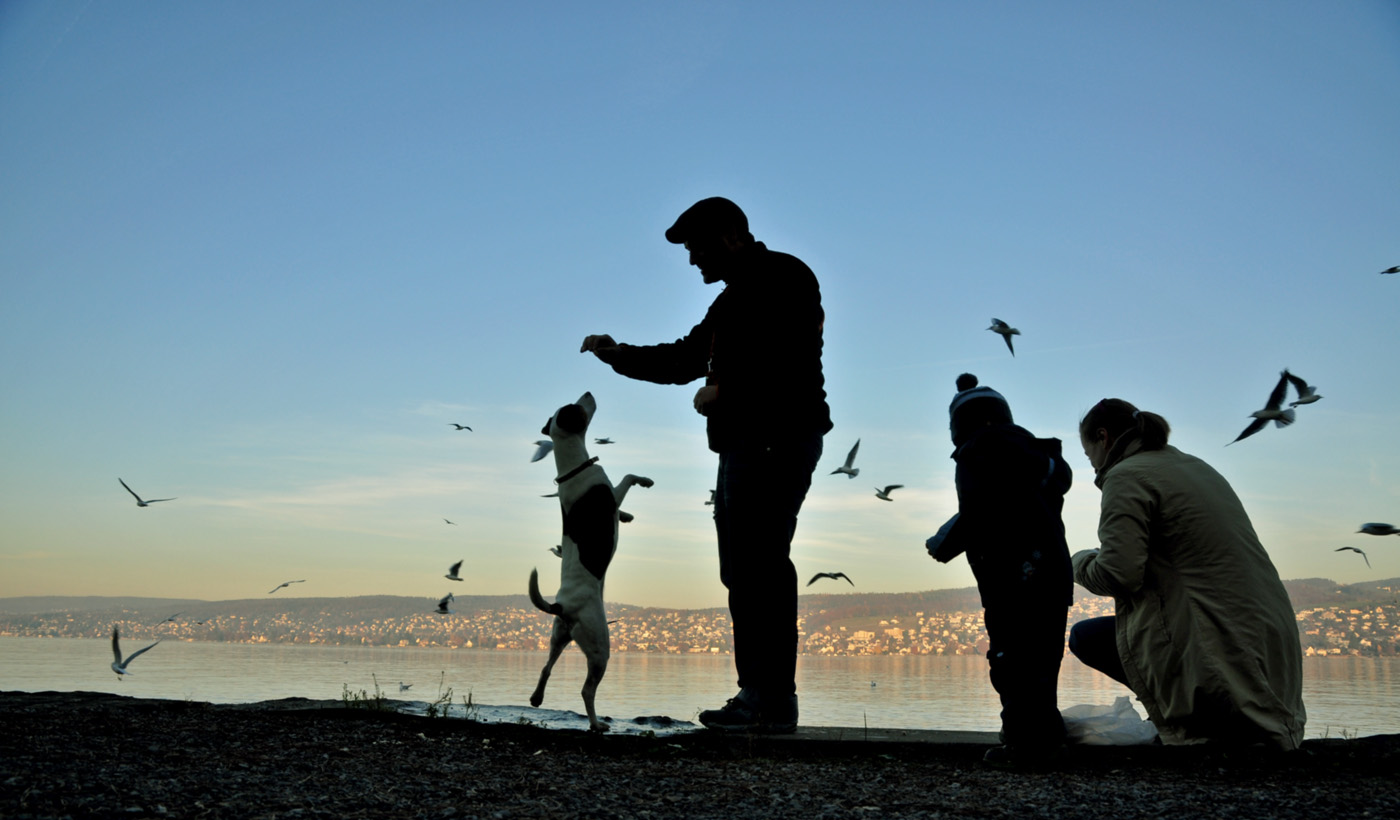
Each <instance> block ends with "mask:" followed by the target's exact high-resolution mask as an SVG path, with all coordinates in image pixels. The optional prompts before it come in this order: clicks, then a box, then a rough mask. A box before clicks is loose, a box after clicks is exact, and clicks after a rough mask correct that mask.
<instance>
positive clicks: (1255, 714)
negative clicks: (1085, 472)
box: [1069, 399, 1306, 750]
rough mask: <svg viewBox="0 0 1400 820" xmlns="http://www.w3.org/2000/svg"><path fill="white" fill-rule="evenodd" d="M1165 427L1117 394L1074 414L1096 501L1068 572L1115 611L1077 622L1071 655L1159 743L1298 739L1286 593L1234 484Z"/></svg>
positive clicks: (1297, 664) (1292, 630) (1292, 631)
mask: <svg viewBox="0 0 1400 820" xmlns="http://www.w3.org/2000/svg"><path fill="white" fill-rule="evenodd" d="M1170 432H1171V428H1170V427H1169V426H1168V424H1167V421H1166V419H1164V418H1162V417H1161V416H1159V415H1157V414H1155V413H1147V412H1141V411H1139V410H1138V409H1137V408H1136V407H1134V406H1133V405H1131V404H1129V403H1128V402H1126V401H1123V400H1121V399H1104V400H1103V401H1100V402H1099V403H1098V404H1096V405H1094V407H1093V408H1092V409H1090V411H1089V412H1088V414H1086V415H1085V416H1084V419H1083V420H1082V421H1081V422H1080V424H1079V436H1080V439H1081V442H1082V443H1083V445H1084V454H1085V455H1086V456H1088V458H1089V463H1090V464H1091V465H1093V468H1094V472H1095V478H1094V483H1095V484H1096V485H1098V487H1099V488H1100V489H1101V490H1102V491H1103V498H1102V504H1101V511H1100V515H1099V532H1098V535H1099V548H1098V549H1096V550H1085V551H1083V552H1079V553H1076V554H1075V555H1074V556H1073V557H1072V559H1071V560H1072V562H1073V564H1074V579H1075V581H1077V582H1078V583H1079V584H1080V585H1082V586H1083V587H1084V588H1086V589H1088V590H1089V591H1090V592H1093V593H1095V594H1097V595H1107V596H1112V597H1113V599H1114V602H1115V607H1114V613H1115V614H1114V615H1113V616H1112V617H1108V618H1094V619H1091V620H1088V621H1082V622H1080V623H1078V624H1075V626H1074V628H1073V629H1072V630H1071V632H1070V639H1069V648H1070V651H1071V652H1073V653H1074V655H1075V656H1076V657H1078V658H1079V659H1080V660H1081V661H1083V662H1084V663H1085V664H1086V665H1088V666H1091V667H1093V668H1095V669H1098V670H1099V671H1101V672H1103V673H1104V674H1106V675H1108V676H1109V677H1112V678H1115V679H1116V680H1118V681H1119V682H1121V683H1123V684H1125V685H1126V686H1128V687H1129V688H1131V689H1132V690H1133V693H1134V694H1136V695H1137V697H1138V699H1139V700H1141V701H1142V704H1143V706H1144V707H1146V709H1147V715H1148V717H1149V718H1151V720H1152V722H1153V723H1154V724H1155V725H1156V726H1157V730H1158V732H1159V733H1160V735H1161V737H1162V740H1163V742H1166V743H1198V742H1204V741H1218V742H1224V743H1230V744H1239V745H1255V744H1263V745H1265V746H1269V747H1274V748H1278V749H1282V750H1291V749H1295V748H1297V747H1298V744H1299V743H1301V742H1302V740H1303V724H1304V722H1305V721H1306V713H1305V712H1304V709H1303V695H1302V677H1303V675H1302V666H1303V659H1302V652H1301V649H1300V647H1299V641H1298V626H1297V622H1296V620H1295V618H1294V614H1293V607H1292V604H1291V603H1290V602H1289V600H1288V593H1287V592H1286V591H1285V590H1284V588H1283V583H1282V582H1281V581H1280V580H1279V576H1278V571H1277V570H1276V569H1274V565H1273V563H1272V562H1271V561H1270V560H1269V556H1268V553H1266V552H1265V551H1264V547H1263V546H1262V545H1261V544H1260V543H1259V538H1258V536H1256V535H1255V533H1254V527H1253V526H1252V525H1251V524H1250V521H1249V516H1248V515H1247V514H1246V513H1245V511H1244V506H1243V505H1242V504H1241V503H1240V500H1239V498H1238V497H1237V496H1236V495H1235V492H1234V490H1232V489H1231V488H1230V485H1229V484H1228V483H1227V482H1226V481H1225V479H1224V478H1223V477H1222V476H1221V475H1220V474H1219V473H1217V472H1216V471H1215V470H1214V469H1212V468H1211V467H1210V465H1208V464H1206V463H1205V462H1204V461H1201V460H1200V459H1198V458H1196V457H1194V456H1190V455H1187V454H1186V453H1183V452H1181V451H1180V450H1178V449H1176V448H1175V447H1171V446H1169V445H1168V444H1167V436H1168V435H1169V434H1170Z"/></svg>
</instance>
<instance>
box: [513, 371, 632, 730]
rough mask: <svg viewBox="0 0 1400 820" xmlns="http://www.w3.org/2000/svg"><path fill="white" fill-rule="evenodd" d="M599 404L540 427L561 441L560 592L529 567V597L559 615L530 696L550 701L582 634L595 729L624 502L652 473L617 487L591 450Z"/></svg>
mask: <svg viewBox="0 0 1400 820" xmlns="http://www.w3.org/2000/svg"><path fill="white" fill-rule="evenodd" d="M596 409H597V404H596V403H595V402H594V401H593V394H592V393H584V394H583V395H582V396H581V397H580V398H579V400H578V402H577V403H576V404H566V405H564V406H563V407H561V408H559V409H558V410H556V411H555V412H554V415H553V416H551V417H550V418H549V421H547V422H545V424H544V429H543V430H542V431H541V432H543V433H544V434H545V435H547V436H549V438H550V440H551V441H553V442H554V466H555V468H556V469H557V470H558V471H559V473H558V476H559V477H558V478H556V479H554V483H555V484H558V485H559V509H560V511H561V512H562V513H563V515H564V537H563V540H562V541H561V542H560V556H559V557H560V558H561V559H562V561H561V563H560V569H559V593H558V594H557V595H555V596H554V603H552V604H551V603H548V602H546V601H545V599H544V596H542V595H540V582H539V570H531V571H530V600H531V601H533V602H534V604H535V606H537V607H539V608H540V609H542V610H544V611H545V612H548V613H549V614H551V615H553V616H554V632H553V634H552V635H551V636H550V639H549V660H548V661H546V662H545V665H544V670H543V671H541V672H540V682H539V685H538V686H536V687H535V692H534V694H532V695H530V705H531V706H539V705H540V704H541V703H543V702H544V687H545V684H547V683H549V673H550V671H551V670H552V669H553V668H554V662H555V661H557V660H559V653H560V652H563V651H564V647H566V646H568V645H569V641H576V642H577V643H578V647H579V649H581V650H583V654H584V657H585V658H587V660H588V678H587V679H586V680H585V681H584V682H583V705H584V707H585V708H586V709H587V710H588V725H589V728H591V729H592V730H593V731H595V732H606V731H607V730H608V726H607V724H606V723H603V722H601V721H600V720H598V715H597V712H596V711H594V708H593V695H594V693H596V692H597V691H598V682H599V681H601V680H602V679H603V674H604V673H605V672H607V671H608V655H609V651H610V650H609V644H608V621H607V617H606V616H605V615H604V613H603V576H604V575H605V574H606V573H607V571H608V564H609V563H610V562H611V561H612V557H613V553H614V552H616V551H617V524H618V505H619V504H621V503H622V499H623V497H624V496H626V495H627V491H628V490H629V489H631V488H632V485H633V484H637V485H640V486H642V487H650V486H651V484H652V482H651V479H649V478H642V477H640V476H635V475H631V474H629V475H627V476H624V477H623V479H622V481H621V482H619V483H618V485H617V486H616V487H614V486H613V485H612V483H611V482H609V481H608V476H607V473H605V472H603V468H602V467H599V466H598V458H597V457H596V456H595V457H593V458H589V457H588V450H587V449H586V446H585V444H586V442H587V437H586V435H585V434H586V433H587V432H588V424H589V422H591V421H592V420H593V411H594V410H596Z"/></svg>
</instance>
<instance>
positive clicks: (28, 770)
mask: <svg viewBox="0 0 1400 820" xmlns="http://www.w3.org/2000/svg"><path fill="white" fill-rule="evenodd" d="M972 739H974V738H969V737H968V736H967V735H965V734H957V733H937V732H922V733H908V734H907V735H905V734H900V733H895V734H894V736H891V735H890V734H888V733H887V734H883V735H879V736H875V737H872V736H870V735H869V734H865V733H862V732H861V730H860V729H850V730H833V729H808V728H805V727H804V728H799V730H798V733H797V734H796V735H792V736H787V737H781V738H778V737H758V736H726V735H717V734H714V733H710V732H697V733H691V734H682V735H655V736H652V735H649V734H648V733H642V734H634V733H628V734H625V735H624V734H609V735H591V734H588V733H586V732H579V731H570V730H559V729H545V728H540V727H537V726H532V725H523V724H521V725H516V724H488V723H477V722H473V721H470V720H463V719H459V718H442V717H425V716H415V715H407V714H402V713H400V712H397V711H393V710H389V709H374V708H364V707H363V706H361V707H360V708H349V707H347V706H346V705H345V704H344V703H342V702H338V701H309V700H303V699H289V700H284V701H269V702H265V703H258V704H222V705H214V704H208V703H199V702H189V701H173V700H150V699H138V698H128V697H123V696H119V695H111V694H99V693H84V692H63V693H59V692H40V693H24V692H0V817H5V818H13V819H14V820H19V819H20V818H64V817H71V818H95V817H104V818H106V817H124V818H142V817H152V818H175V817H188V818H310V817H336V818H371V817H386V818H389V817H392V818H493V819H498V820H499V819H502V818H536V817H538V818H669V817H675V818H682V817H684V818H716V819H718V818H735V817H765V818H769V817H771V818H786V817H791V818H805V819H807V820H811V819H812V818H961V817H976V818H1000V817H1005V818H1012V817H1016V818H1024V817H1046V818H1113V820H1124V818H1137V817H1143V818H1146V817H1163V818H1166V817H1170V818H1193V817H1216V818H1236V817H1238V818H1316V817H1323V816H1338V817H1341V816H1345V817H1347V818H1362V817H1374V818H1380V817H1400V776H1397V772H1400V735H1376V736H1369V737H1362V738H1332V739H1318V740H1309V741H1307V742H1305V743H1304V744H1303V748H1302V749H1301V750H1300V751H1298V752H1295V753H1290V754H1284V755H1278V754H1274V755H1266V754H1261V753H1259V752H1257V751H1255V752H1241V751H1234V752H1230V751H1225V750H1218V749H1212V748H1209V747H1200V746H1196V747H1174V748H1173V747H1161V746H1150V747H1121V748H1111V747H1076V748H1073V749H1071V750H1070V754H1069V756H1068V758H1067V759H1066V761H1065V763H1064V764H1063V765H1062V766H1061V767H1059V768H1058V769H1056V770H1054V771H1048V772H1038V773H1018V772H1005V771H1000V770H995V769H990V768H987V767H985V766H983V765H982V764H981V762H980V759H981V756H982V753H983V751H984V750H985V749H986V744H985V743H983V742H968V741H969V740H972ZM976 739H979V740H980V738H976Z"/></svg>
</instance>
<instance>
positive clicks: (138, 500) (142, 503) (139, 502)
mask: <svg viewBox="0 0 1400 820" xmlns="http://www.w3.org/2000/svg"><path fill="white" fill-rule="evenodd" d="M117 481H121V484H122V486H123V487H126V482H125V481H122V480H121V479H120V478H118V479H117ZM126 491H127V492H129V493H131V497H132V498H135V499H136V506H138V507H149V506H150V505H152V504H154V503H156V502H157V501H174V500H175V499H174V498H152V499H151V500H150V501H146V500H144V499H142V498H141V496H139V495H137V494H136V491H135V490H133V489H131V488H130V487H126ZM133 657H134V656H133Z"/></svg>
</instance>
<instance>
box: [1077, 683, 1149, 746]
mask: <svg viewBox="0 0 1400 820" xmlns="http://www.w3.org/2000/svg"><path fill="white" fill-rule="evenodd" d="M1060 716H1061V717H1063V718H1064V720H1065V731H1066V733H1067V734H1068V740H1069V742H1071V743H1082V744H1084V745H1086V746H1146V745H1148V744H1150V743H1152V742H1153V741H1155V740H1156V739H1157V727H1156V726H1153V725H1152V721H1150V720H1147V719H1145V718H1143V717H1142V716H1141V715H1139V714H1138V713H1137V710H1136V709H1134V708H1133V704H1132V702H1131V701H1129V700H1128V698H1127V696H1126V695H1124V696H1121V697H1119V698H1118V699H1117V700H1115V701H1114V702H1113V705H1112V706H1098V705H1094V704H1086V705H1083V706H1071V707H1070V708H1068V709H1062V710H1060Z"/></svg>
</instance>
